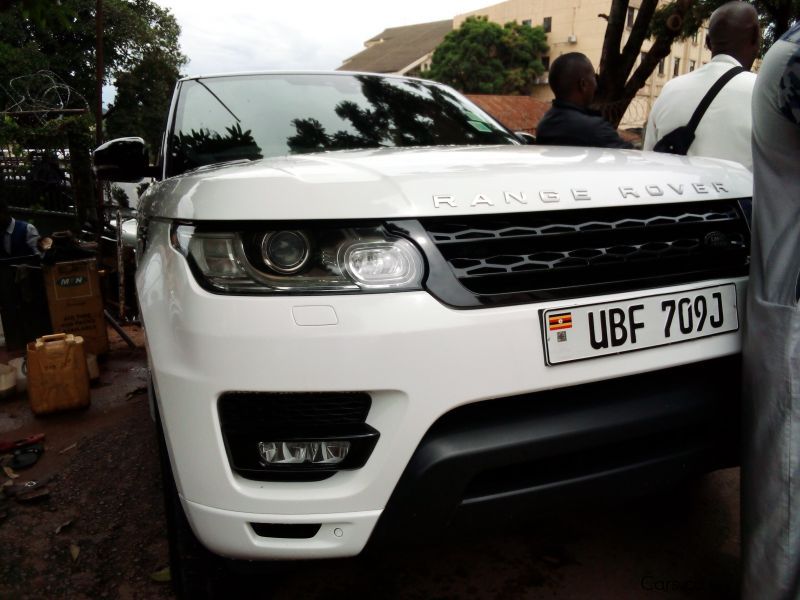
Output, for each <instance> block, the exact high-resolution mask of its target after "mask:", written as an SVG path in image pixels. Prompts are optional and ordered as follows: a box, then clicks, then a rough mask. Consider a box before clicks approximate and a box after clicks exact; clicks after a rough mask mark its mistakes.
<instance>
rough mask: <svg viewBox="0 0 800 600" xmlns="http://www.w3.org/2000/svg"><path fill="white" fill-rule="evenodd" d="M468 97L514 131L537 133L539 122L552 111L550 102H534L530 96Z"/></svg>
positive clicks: (468, 95) (487, 95) (470, 95)
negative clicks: (545, 114)
mask: <svg viewBox="0 0 800 600" xmlns="http://www.w3.org/2000/svg"><path fill="white" fill-rule="evenodd" d="M466 96H467V98H469V99H470V100H472V101H473V102H474V103H475V104H477V105H478V106H480V107H481V108H482V109H483V110H485V111H486V112H487V113H489V114H490V115H492V116H493V117H494V118H495V119H497V120H498V121H500V122H501V123H502V124H503V125H505V126H506V127H508V128H509V129H511V130H512V131H527V132H528V133H535V132H536V125H538V123H539V120H540V119H541V118H542V117H543V116H544V113H546V112H547V111H548V110H549V109H550V103H549V102H543V101H541V100H534V99H533V98H531V97H530V96H495V95H490V94H466Z"/></svg>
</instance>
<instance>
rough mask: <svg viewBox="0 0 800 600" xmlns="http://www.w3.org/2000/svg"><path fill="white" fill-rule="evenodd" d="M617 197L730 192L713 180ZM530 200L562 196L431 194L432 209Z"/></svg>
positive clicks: (580, 192)
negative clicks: (468, 196)
mask: <svg viewBox="0 0 800 600" xmlns="http://www.w3.org/2000/svg"><path fill="white" fill-rule="evenodd" d="M617 189H618V191H619V194H620V196H621V197H622V198H623V199H625V198H646V197H650V198H660V197H662V196H665V195H672V196H677V197H681V196H685V195H687V194H691V193H694V194H697V195H706V194H710V193H712V191H713V192H716V193H718V194H727V193H729V190H728V188H727V187H726V185H725V184H724V183H720V182H718V181H712V182H709V183H692V184H689V185H686V184H683V183H679V184H675V183H666V184H661V185H659V184H655V183H653V184H647V185H644V186H629V185H622V186H619V187H618V188H617ZM568 196H569V197H571V198H572V200H575V201H577V202H585V201H589V200H591V199H592V194H591V192H590V191H589V190H588V189H586V188H570V190H569V195H568ZM530 197H538V198H539V201H540V202H544V203H547V204H551V203H557V202H561V201H562V199H563V198H564V195H563V194H562V193H561V192H558V191H556V190H538V191H537V193H536V194H533V195H532V196H531V195H530V194H527V193H525V192H523V191H519V192H517V191H514V192H503V193H502V197H500V196H497V197H495V196H492V195H490V194H485V193H480V194H475V195H474V196H472V197H471V198H462V197H458V198H457V197H456V196H455V195H454V194H434V195H433V207H434V208H448V207H449V208H459V207H461V206H465V207H470V208H475V207H478V206H497V205H512V204H522V205H525V204H528V200H529V198H530Z"/></svg>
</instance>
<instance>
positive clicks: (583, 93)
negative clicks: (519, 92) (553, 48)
mask: <svg viewBox="0 0 800 600" xmlns="http://www.w3.org/2000/svg"><path fill="white" fill-rule="evenodd" d="M550 88H551V89H552V90H553V93H554V94H555V96H556V98H555V100H553V107H552V108H551V109H550V110H548V111H547V113H546V114H545V115H544V117H542V120H541V121H539V125H538V126H537V127H536V142H537V143H538V144H549V145H553V146H597V147H600V148H633V145H632V144H630V143H629V142H626V141H625V140H623V139H622V138H621V137H619V134H618V133H617V131H616V130H615V129H614V128H613V127H612V126H611V123H609V122H608V121H606V120H605V119H604V118H603V117H601V116H600V113H598V112H596V111H593V110H590V109H589V105H590V104H591V103H592V100H594V93H595V91H596V90H597V76H596V75H595V72H594V67H593V66H592V62H591V61H590V60H589V59H588V58H587V57H586V55H585V54H581V53H580V52H569V53H568V54H562V55H561V56H559V57H558V58H557V59H555V60H554V61H553V64H552V65H551V66H550Z"/></svg>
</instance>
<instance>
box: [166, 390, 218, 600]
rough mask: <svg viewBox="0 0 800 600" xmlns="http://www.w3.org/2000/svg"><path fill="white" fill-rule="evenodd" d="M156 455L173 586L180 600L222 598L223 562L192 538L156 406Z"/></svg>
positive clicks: (193, 536) (192, 533) (192, 534)
mask: <svg viewBox="0 0 800 600" xmlns="http://www.w3.org/2000/svg"><path fill="white" fill-rule="evenodd" d="M154 412H155V418H156V430H157V434H158V454H159V458H160V463H161V477H162V487H163V490H164V514H165V517H166V521H167V539H168V542H169V566H170V575H171V579H172V587H173V590H174V591H175V595H176V597H177V598H179V599H187V600H195V599H197V600H204V599H210V598H217V597H223V593H222V590H223V589H224V577H223V575H224V565H223V559H221V558H220V557H218V556H216V555H215V554H213V553H211V552H209V551H208V550H207V549H206V548H205V546H203V545H202V544H201V543H200V541H199V540H198V539H197V537H195V535H194V532H193V531H192V527H191V525H189V521H188V519H187V518H186V514H185V513H184V512H183V507H182V506H181V501H180V497H179V496H178V488H177V486H176V485H175V478H174V476H173V474H172V466H171V464H170V461H169V454H168V452H167V445H166V442H165V438H164V430H163V426H162V424H161V416H160V415H159V413H158V404H157V403H155V411H154Z"/></svg>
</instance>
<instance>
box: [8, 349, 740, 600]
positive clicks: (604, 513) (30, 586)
mask: <svg viewBox="0 0 800 600" xmlns="http://www.w3.org/2000/svg"><path fill="white" fill-rule="evenodd" d="M111 337H112V340H113V344H112V347H113V350H112V352H111V353H110V356H109V358H108V359H107V361H106V362H105V364H104V365H103V368H102V375H101V380H100V382H99V383H98V384H96V385H95V387H94V388H93V390H92V406H91V408H90V409H88V410H87V411H83V412H79V413H71V414H69V413H65V414H62V415H54V416H51V417H46V418H34V417H33V416H32V415H31V413H30V410H29V408H28V406H27V401H26V400H25V398H24V397H22V398H16V399H13V400H3V401H0V439H2V440H14V439H18V438H22V437H25V436H28V435H31V434H34V433H38V432H42V433H45V435H46V438H45V452H44V454H43V455H42V457H41V459H40V460H39V462H38V463H37V464H36V465H34V466H33V467H31V468H29V469H27V470H24V471H23V470H21V471H19V472H18V473H16V474H17V475H18V477H16V478H9V477H8V476H7V475H5V474H3V473H2V472H1V471H0V485H2V484H3V483H4V482H5V483H10V485H7V486H5V487H4V488H3V496H5V499H3V498H0V598H2V599H6V598H7V599H14V600H17V599H28V598H29V599H37V600H38V599H43V598H46V599H51V598H69V599H76V600H83V599H90V598H91V599H95V598H122V599H132V598H136V599H153V600H158V599H164V598H172V597H173V596H172V593H171V589H170V585H169V583H167V582H163V581H157V580H158V579H164V575H165V573H164V571H163V569H164V568H165V567H166V566H167V542H166V537H165V524H164V514H163V507H162V500H161V483H160V476H159V471H158V456H157V448H156V443H155V437H154V436H155V434H154V428H153V425H152V421H151V420H150V416H149V409H148V404H147V395H146V389H145V382H146V369H145V355H144V351H143V350H142V349H136V350H130V349H128V348H127V347H126V346H125V345H124V344H123V343H122V342H121V340H119V338H117V337H116V335H115V334H112V336H111ZM137 340H138V342H139V343H141V336H140V335H139V336H138V337H137ZM0 360H2V358H0ZM31 481H33V482H36V484H35V485H34V487H32V488H29V487H25V484H26V483H27V482H31ZM37 489H38V490H44V492H46V493H44V494H43V495H42V496H41V497H39V498H35V499H33V500H30V501H28V502H21V501H20V496H19V494H20V492H27V493H31V492H34V491H36V490H37ZM738 492H739V474H738V470H736V469H729V470H726V471H720V472H717V473H714V474H712V475H710V476H708V477H706V478H704V479H703V480H702V481H700V482H695V483H694V484H692V485H689V486H685V487H682V488H680V489H677V490H674V491H671V492H669V493H666V494H663V495H661V496H659V497H657V498H647V499H643V500H642V499H640V500H636V501H632V502H631V503H629V504H626V505H624V506H621V507H617V508H615V509H614V510H595V511H581V512H575V513H567V514H564V515H560V516H558V517H556V518H552V519H548V520H547V521H544V522H542V521H539V522H536V521H532V522H530V523H526V524H514V525H512V526H506V527H503V528H501V529H495V530H493V531H491V532H490V533H486V532H485V531H482V532H481V533H474V532H472V531H470V528H469V527H467V528H466V529H463V530H461V531H459V532H457V533H455V534H453V535H452V536H450V537H448V538H443V539H441V540H440V541H438V542H436V543H429V544H426V545H420V546H419V547H414V548H397V549H383V550H381V551H378V552H369V553H367V554H366V555H364V556H361V557H358V558H356V559H348V560H338V561H328V562H313V563H295V564H294V565H292V566H291V567H290V568H288V569H287V570H286V571H285V572H284V573H283V575H282V578H281V580H280V582H279V583H278V584H277V591H276V593H275V597H276V598H280V599H293V598H304V599H305V598H326V599H327V598H345V597H347V598H362V597H363V598H409V599H416V598H419V599H426V600H427V599H441V600H445V599H460V598H470V599H473V598H493V599H498V600H500V599H506V598H509V599H515V598H531V599H533V598H535V599H551V598H552V599H555V598H559V599H569V598H575V599H579V598H587V599H589V598H591V599H603V598H609V599H615V600H626V599H638V598H664V597H667V598H681V599H683V598H696V599H703V600H714V599H719V600H726V599H729V598H730V599H733V598H736V597H737V596H738V593H737V590H738V582H737V579H738V563H739V529H738V518H739V505H738ZM9 496H10V497H9ZM236 577H237V580H236V583H238V584H240V585H237V586H235V587H236V588H237V590H238V591H237V592H235V593H232V594H231V595H230V597H236V598H263V597H266V594H265V593H264V591H263V588H264V586H263V582H264V579H263V577H264V575H263V574H261V573H259V572H258V571H256V572H254V573H253V572H249V573H248V574H244V575H237V576H236ZM242 590H245V591H244V592H243V591H242ZM232 592H233V589H232Z"/></svg>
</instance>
